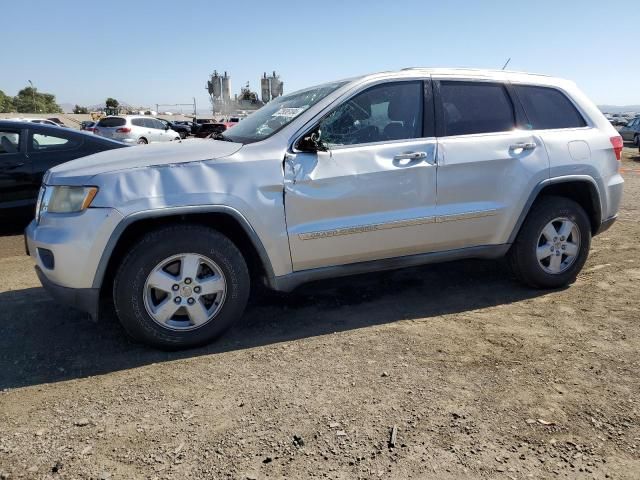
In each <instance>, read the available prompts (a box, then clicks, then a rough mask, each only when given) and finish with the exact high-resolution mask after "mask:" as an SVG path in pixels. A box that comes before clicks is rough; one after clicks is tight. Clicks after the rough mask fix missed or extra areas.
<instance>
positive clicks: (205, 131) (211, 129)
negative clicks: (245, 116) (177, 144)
mask: <svg viewBox="0 0 640 480" xmlns="http://www.w3.org/2000/svg"><path fill="white" fill-rule="evenodd" d="M227 128H228V127H227V126H226V125H225V124H224V123H203V124H201V125H200V128H199V129H198V133H196V137H197V138H208V137H210V136H211V135H215V134H218V133H222V132H224V131H225V130H227Z"/></svg>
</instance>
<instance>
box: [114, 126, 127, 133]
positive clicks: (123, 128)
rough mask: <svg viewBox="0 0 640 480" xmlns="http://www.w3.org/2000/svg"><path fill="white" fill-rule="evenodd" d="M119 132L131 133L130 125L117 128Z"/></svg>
mask: <svg viewBox="0 0 640 480" xmlns="http://www.w3.org/2000/svg"><path fill="white" fill-rule="evenodd" d="M116 132H117V133H131V129H130V128H129V127H122V128H119V129H117V130H116Z"/></svg>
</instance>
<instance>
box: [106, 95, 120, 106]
mask: <svg viewBox="0 0 640 480" xmlns="http://www.w3.org/2000/svg"><path fill="white" fill-rule="evenodd" d="M104 105H105V107H107V108H118V107H119V106H120V103H119V102H118V100H116V99H115V98H111V97H109V98H107V100H106V101H105V102H104Z"/></svg>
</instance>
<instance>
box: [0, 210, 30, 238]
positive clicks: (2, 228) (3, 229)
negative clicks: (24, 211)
mask: <svg viewBox="0 0 640 480" xmlns="http://www.w3.org/2000/svg"><path fill="white" fill-rule="evenodd" d="M29 222H31V216H30V215H21V216H18V217H15V216H13V217H11V218H10V219H5V217H3V216H0V237H8V236H13V235H21V234H22V232H24V229H25V228H27V225H29Z"/></svg>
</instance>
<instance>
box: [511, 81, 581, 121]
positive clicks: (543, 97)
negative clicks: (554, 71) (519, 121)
mask: <svg viewBox="0 0 640 480" xmlns="http://www.w3.org/2000/svg"><path fill="white" fill-rule="evenodd" d="M514 88H515V91H516V93H517V95H518V98H519V99H520V102H522V106H523V107H524V110H525V112H526V114H527V118H528V119H529V126H530V128H532V129H534V130H541V129H551V128H578V127H584V126H586V125H587V123H586V122H585V121H584V118H583V117H582V115H580V112H578V110H577V109H576V107H575V106H574V105H573V103H571V101H570V100H569V99H568V98H567V96H566V95H565V94H564V93H562V92H561V91H559V90H556V89H555V88H548V87H535V86H525V85H514Z"/></svg>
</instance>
